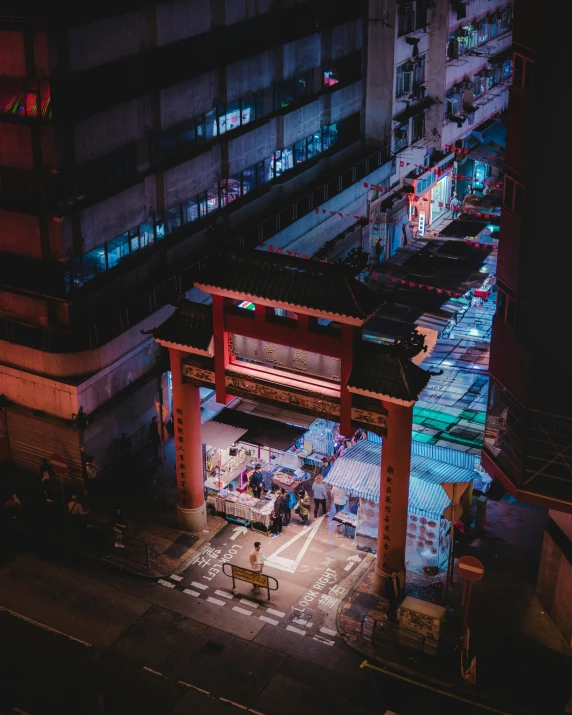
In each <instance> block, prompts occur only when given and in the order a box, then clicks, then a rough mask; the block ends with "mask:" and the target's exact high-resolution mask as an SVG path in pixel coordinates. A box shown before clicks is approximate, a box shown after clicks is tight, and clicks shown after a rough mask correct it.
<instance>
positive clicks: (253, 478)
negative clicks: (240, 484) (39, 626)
mask: <svg viewBox="0 0 572 715" xmlns="http://www.w3.org/2000/svg"><path fill="white" fill-rule="evenodd" d="M246 477H247V479H248V483H249V485H250V488H251V489H252V494H253V495H254V496H255V497H256V498H257V499H260V497H261V496H262V481H263V478H262V467H261V466H260V464H256V465H254V469H253V470H252V471H250V472H248V474H247V475H246Z"/></svg>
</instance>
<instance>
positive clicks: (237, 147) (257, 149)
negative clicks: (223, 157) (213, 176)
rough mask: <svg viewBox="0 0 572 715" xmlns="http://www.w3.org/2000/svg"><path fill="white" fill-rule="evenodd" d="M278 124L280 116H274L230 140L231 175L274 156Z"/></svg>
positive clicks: (276, 147)
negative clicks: (259, 125) (256, 127)
mask: <svg viewBox="0 0 572 715" xmlns="http://www.w3.org/2000/svg"><path fill="white" fill-rule="evenodd" d="M280 123H282V118H280ZM277 124H278V118H277V117H274V118H273V119H271V120H270V121H269V122H268V123H267V124H263V125H262V126H261V127H258V129H253V130H252V131H250V132H248V133H247V134H243V135H242V136H238V137H236V138H235V139H232V140H231V141H229V142H228V173H229V175H230V176H232V175H233V174H236V172H237V171H241V170H242V169H247V168H248V167H249V166H252V165H253V164H256V162H257V161H261V160H262V159H266V158H267V157H269V156H272V154H273V153H274V150H275V149H278V148H279V146H278V130H277ZM203 188H206V186H205V187H203Z"/></svg>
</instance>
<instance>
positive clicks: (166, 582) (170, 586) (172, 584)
mask: <svg viewBox="0 0 572 715" xmlns="http://www.w3.org/2000/svg"><path fill="white" fill-rule="evenodd" d="M157 583H160V584H161V586H166V587H167V588H175V584H174V583H169V582H168V581H165V579H162V578H160V579H159V580H158V581H157Z"/></svg>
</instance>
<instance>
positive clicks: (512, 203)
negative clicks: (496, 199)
mask: <svg viewBox="0 0 572 715" xmlns="http://www.w3.org/2000/svg"><path fill="white" fill-rule="evenodd" d="M503 206H504V207H505V208H506V209H508V210H509V211H512V213H514V214H515V216H522V209H523V206H524V186H522V184H519V183H518V182H517V181H515V180H514V179H512V178H511V177H510V176H508V175H506V176H505V181H504V198H503Z"/></svg>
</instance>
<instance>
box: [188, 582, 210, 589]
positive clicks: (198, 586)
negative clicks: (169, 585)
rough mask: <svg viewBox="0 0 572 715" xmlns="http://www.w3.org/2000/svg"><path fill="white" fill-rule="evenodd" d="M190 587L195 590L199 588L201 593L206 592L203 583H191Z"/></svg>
mask: <svg viewBox="0 0 572 715" xmlns="http://www.w3.org/2000/svg"><path fill="white" fill-rule="evenodd" d="M191 586H194V587H195V588H200V589H201V591H206V590H207V588H208V586H205V585H204V583H197V582H196V581H193V582H192V583H191Z"/></svg>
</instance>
